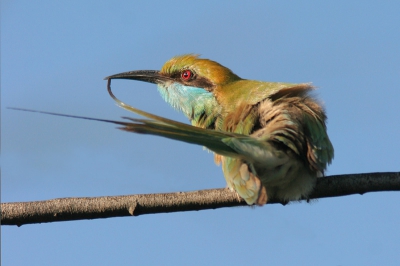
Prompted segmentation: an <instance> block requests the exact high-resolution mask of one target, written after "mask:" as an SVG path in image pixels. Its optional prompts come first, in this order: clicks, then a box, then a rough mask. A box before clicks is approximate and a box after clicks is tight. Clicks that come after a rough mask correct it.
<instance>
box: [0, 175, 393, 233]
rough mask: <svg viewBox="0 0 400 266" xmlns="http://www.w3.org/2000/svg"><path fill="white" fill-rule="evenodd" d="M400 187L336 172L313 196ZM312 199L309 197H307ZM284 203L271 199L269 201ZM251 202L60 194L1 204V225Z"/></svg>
mask: <svg viewBox="0 0 400 266" xmlns="http://www.w3.org/2000/svg"><path fill="white" fill-rule="evenodd" d="M378 191H400V172H392V173H389V172H388V173H365V174H349V175H336V176H329V177H325V178H320V179H318V182H317V185H316V187H315V190H314V192H313V193H312V194H311V195H310V197H309V199H319V198H327V197H338V196H346V195H352V194H361V195H362V194H364V193H367V192H378ZM303 200H308V199H303ZM274 203H281V204H283V205H285V204H286V203H284V202H279V201H276V200H273V199H272V200H270V201H269V202H268V204H274ZM233 206H247V205H246V203H245V202H244V200H242V199H240V198H239V197H238V196H237V195H236V193H233V192H231V191H230V190H229V189H210V190H200V191H192V192H177V193H162V194H143V195H128V196H115V197H93V198H60V199H52V200H45V201H33V202H12V203H2V204H1V225H17V226H21V225H24V224H33V223H49V222H59V221H73V220H84V219H98V218H111V217H122V216H139V215H143V214H156V213H169V212H181V211H199V210H207V209H217V208H223V207H233Z"/></svg>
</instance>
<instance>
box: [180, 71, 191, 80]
mask: <svg viewBox="0 0 400 266" xmlns="http://www.w3.org/2000/svg"><path fill="white" fill-rule="evenodd" d="M181 78H182V79H183V80H184V81H188V80H191V79H192V78H193V72H192V71H190V70H183V71H182V73H181Z"/></svg>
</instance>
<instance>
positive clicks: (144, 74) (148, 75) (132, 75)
mask: <svg viewBox="0 0 400 266" xmlns="http://www.w3.org/2000/svg"><path fill="white" fill-rule="evenodd" d="M104 79H105V80H109V79H132V80H140V81H145V82H150V83H155V84H159V83H164V82H166V81H167V80H170V78H169V77H166V76H164V75H162V74H161V73H160V71H157V70H136V71H128V72H123V73H119V74H115V75H111V76H108V77H105V78H104Z"/></svg>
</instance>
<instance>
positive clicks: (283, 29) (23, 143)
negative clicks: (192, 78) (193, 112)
mask: <svg viewBox="0 0 400 266" xmlns="http://www.w3.org/2000/svg"><path fill="white" fill-rule="evenodd" d="M248 3H249V4H248ZM248 3H245V1H240V2H239V1H236V2H233V1H204V2H203V1H202V2H196V1H62V2H60V1H7V0H4V1H1V93H2V94H1V122H2V124H1V145H2V146H1V148H2V150H1V152H2V154H1V168H2V169H1V170H2V173H1V174H2V175H1V201H2V202H16V201H34V200H47V199H53V198H60V197H94V196H107V195H127V194H141V193H159V192H176V191H192V190H201V189H209V188H222V187H225V180H224V178H223V175H222V171H221V169H220V168H219V167H217V166H215V165H214V162H213V156H212V155H211V154H209V153H207V152H205V151H203V150H202V148H201V147H199V146H194V145H189V144H184V143H179V142H176V141H172V140H168V139H163V138H157V137H152V136H142V135H134V134H128V133H126V132H122V131H119V130H116V129H115V126H114V125H110V124H106V123H99V122H91V121H85V120H77V119H68V118H62V117H53V116H47V115H42V114H34V113H24V112H18V111H13V110H9V109H6V107H22V108H31V109H39V110H45V111H51V112H59V113H67V114H73V115H84V116H91V117H97V118H107V119H118V118H119V117H121V116H127V115H131V114H130V113H127V112H126V111H124V110H122V109H120V108H118V107H117V106H116V105H115V104H114V102H113V100H112V99H111V98H110V97H109V96H108V94H107V91H106V81H104V80H103V78H104V77H105V76H107V75H111V74H115V73H119V72H123V71H129V70H138V69H156V70H157V69H160V68H161V66H162V65H163V64H164V62H165V61H167V60H168V59H169V58H171V57H172V56H174V55H178V54H184V53H199V54H201V55H202V57H203V58H210V59H213V60H215V61H218V62H220V63H221V64H223V65H225V66H227V67H229V68H231V69H232V70H233V71H234V72H235V73H236V74H238V75H239V76H241V77H244V78H247V79H256V80H265V81H284V82H295V83H300V82H313V83H314V84H315V85H316V86H317V87H318V88H319V90H318V95H319V97H320V98H321V99H323V101H324V103H325V106H326V109H327V113H328V117H329V120H328V133H329V135H330V138H331V140H332V142H333V144H334V147H335V159H334V161H333V164H332V165H331V166H330V167H329V169H328V172H327V174H328V175H337V174H350V173H367V172H388V171H399V169H400V140H399V136H400V104H399V102H400V30H399V29H400V15H399V14H400V2H399V1H383V2H380V1H251V2H248ZM113 88H114V92H115V94H116V95H117V96H118V97H119V98H120V99H122V100H123V101H125V102H126V103H129V104H131V105H133V106H135V107H138V108H140V109H143V110H146V111H148V112H152V113H154V114H158V115H162V116H165V117H168V118H171V119H175V120H178V121H182V122H187V120H186V118H185V117H184V116H183V115H182V114H180V113H178V112H176V111H175V110H173V109H172V108H171V107H170V106H169V105H168V104H166V103H165V102H164V101H163V100H162V99H161V97H160V96H159V95H158V92H157V90H156V86H155V85H153V84H145V83H143V82H134V81H115V82H113ZM132 116H134V114H132ZM399 202H400V193H399V192H397V193H396V192H383V193H368V194H365V195H363V196H360V195H354V196H348V197H340V198H329V199H321V200H319V201H317V202H314V203H312V204H307V203H295V204H290V205H288V206H280V205H273V206H270V205H267V206H265V207H262V208H250V207H236V208H224V209H218V210H209V211H198V212H182V213H173V214H157V215H144V216H140V217H127V218H112V219H98V220H84V221H74V222H58V223H49V224H35V225H24V226H22V227H20V228H17V227H9V226H3V227H2V228H1V253H2V254H1V262H2V265H4V266H6V265H126V264H133V265H135V264H136V265H251V264H256V265H262V264H265V265H399V261H400V227H399V225H400V207H399Z"/></svg>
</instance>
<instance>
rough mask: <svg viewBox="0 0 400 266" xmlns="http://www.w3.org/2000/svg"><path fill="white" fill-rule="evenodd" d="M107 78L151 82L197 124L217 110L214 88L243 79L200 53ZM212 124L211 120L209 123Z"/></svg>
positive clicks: (170, 102)
mask: <svg viewBox="0 0 400 266" xmlns="http://www.w3.org/2000/svg"><path fill="white" fill-rule="evenodd" d="M105 79H131V80H139V81H145V82H151V83H155V84H157V85H158V90H159V91H160V93H161V96H162V97H163V98H164V100H165V101H166V102H168V103H169V104H171V105H172V106H173V107H174V108H176V109H178V110H180V111H182V112H183V113H184V114H185V115H186V116H187V117H188V118H189V119H190V120H191V121H192V123H193V124H195V125H199V126H203V127H207V125H200V124H203V123H200V124H199V122H201V121H198V120H199V119H202V118H203V119H204V118H205V117H209V116H210V115H211V114H212V113H213V112H216V111H217V109H218V103H217V100H216V98H215V95H214V91H215V90H216V89H217V88H218V87H222V86H224V85H226V84H229V83H231V82H234V81H237V80H240V78H239V77H238V76H237V75H236V74H234V73H233V72H232V71H231V70H230V69H228V68H226V67H224V66H222V65H220V64H219V63H217V62H214V61H211V60H208V59H201V58H199V57H198V55H193V54H188V55H181V56H175V57H173V58H171V59H170V60H169V61H167V62H166V63H165V64H164V66H163V67H162V68H161V70H160V71H157V70H136V71H128V72H123V73H120V74H115V75H112V76H109V77H106V78H105ZM208 123H211V122H210V121H208V122H206V124H208Z"/></svg>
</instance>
